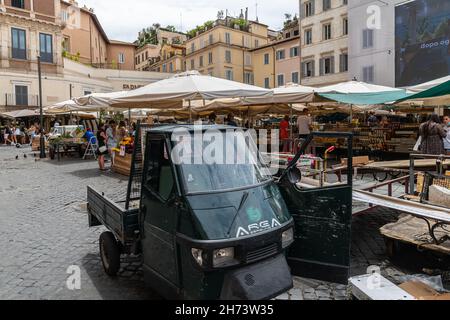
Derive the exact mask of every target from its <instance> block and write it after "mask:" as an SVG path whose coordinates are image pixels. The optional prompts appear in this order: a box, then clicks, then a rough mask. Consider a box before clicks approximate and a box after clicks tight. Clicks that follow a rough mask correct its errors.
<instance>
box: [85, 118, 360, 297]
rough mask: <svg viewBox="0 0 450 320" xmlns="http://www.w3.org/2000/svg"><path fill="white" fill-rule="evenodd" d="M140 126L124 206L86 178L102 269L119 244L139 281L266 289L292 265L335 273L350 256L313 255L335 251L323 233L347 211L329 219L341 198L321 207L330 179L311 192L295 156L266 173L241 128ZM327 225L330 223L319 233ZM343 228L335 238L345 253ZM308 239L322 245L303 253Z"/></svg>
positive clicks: (284, 280) (286, 280) (274, 292)
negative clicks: (138, 260)
mask: <svg viewBox="0 0 450 320" xmlns="http://www.w3.org/2000/svg"><path fill="white" fill-rule="evenodd" d="M141 131H142V129H141V128H139V129H138V134H137V139H136V141H135V148H134V152H135V154H134V156H133V167H132V170H131V177H130V181H129V187H128V192H127V200H126V204H125V207H124V208H123V207H121V206H120V205H118V204H117V203H113V201H111V200H109V199H108V198H106V197H105V196H104V195H103V194H100V193H99V192H97V191H95V190H94V189H92V188H88V209H89V224H90V226H96V225H102V224H103V225H105V226H106V227H107V228H108V229H109V230H110V231H108V232H107V233H106V235H105V234H102V236H101V237H100V254H101V257H102V262H103V266H104V268H105V271H106V272H107V273H108V274H109V275H111V276H114V275H115V274H116V273H117V271H118V270H119V265H120V255H121V254H130V253H134V254H140V255H142V261H143V271H144V279H145V281H146V282H147V283H148V284H149V286H150V287H151V288H152V289H153V290H155V291H156V292H158V293H159V294H160V295H161V296H163V297H165V298H170V299H194V300H205V299H209V300H211V299H212V300H216V299H222V300H241V299H242V300H260V299H271V298H274V297H276V296H278V295H279V294H281V293H283V292H286V291H287V290H289V289H290V288H292V286H293V279H292V274H291V273H292V272H293V274H294V275H295V274H300V275H305V274H308V273H310V274H311V275H312V276H313V277H314V275H315V276H316V278H320V277H321V276H323V274H324V273H325V274H328V273H329V271H334V272H335V274H338V276H337V277H334V278H335V279H336V280H339V281H341V282H343V280H344V278H345V277H346V276H347V272H348V265H347V264H348V263H347V260H346V259H349V257H343V258H339V259H336V260H333V259H328V261H322V260H321V259H320V258H323V257H324V255H328V254H331V255H333V254H334V253H333V252H331V251H332V248H333V246H334V245H333V243H330V241H331V240H332V239H333V238H339V237H337V236H336V233H342V232H346V231H347V227H348V223H347V222H348V217H347V216H346V217H344V218H342V219H341V220H342V221H341V222H342V223H341V225H339V222H338V221H331V220H333V219H339V218H337V215H339V214H345V215H347V214H348V211H345V212H343V211H342V210H341V211H340V209H339V208H340V207H339V206H340V205H341V204H340V203H334V204H333V205H336V206H335V207H334V209H331V208H329V207H327V201H331V200H332V198H333V197H334V195H335V194H336V195H337V194H338V193H339V191H338V190H337V189H336V190H333V191H332V192H331V191H330V192H328V191H327V192H324V190H320V191H319V192H320V193H323V197H319V198H318V199H319V201H315V198H314V194H313V193H312V192H311V191H306V192H304V191H303V190H301V189H299V188H297V187H296V186H295V185H296V184H297V183H298V182H299V181H300V179H301V176H300V175H298V172H297V171H296V169H295V168H296V167H295V165H291V166H289V167H288V169H287V170H286V172H285V173H284V174H283V175H282V176H281V177H280V178H278V179H276V178H274V177H273V175H272V174H271V172H270V170H268V168H267V166H266V164H264V162H263V161H262V157H261V155H260V154H259V152H258V151H257V148H256V146H255V143H254V141H253V140H252V139H251V138H249V137H248V136H247V135H246V133H245V131H244V130H242V129H238V128H232V127H228V126H203V127H202V129H201V131H200V132H198V130H197V129H196V128H195V127H194V126H188V125H186V126H170V125H169V126H160V127H153V128H150V129H147V130H143V131H142V132H144V131H145V134H144V133H141ZM197 134H200V135H201V137H200V136H197ZM212 141H214V142H215V144H211V142H212ZM218 141H219V142H220V143H217V142H218ZM212 145H215V146H216V147H211V146H212ZM217 146H218V147H217ZM249 150H250V151H249ZM221 157H222V159H221ZM230 159H231V160H230ZM294 160H295V159H294ZM137 190H139V191H138V192H137ZM345 190H346V191H342V194H340V195H343V193H346V192H347V191H348V188H347V189H345ZM350 190H351V188H350ZM316 192H317V191H316ZM350 194H351V192H350ZM347 200H348V198H347V197H346V196H343V197H342V202H346V201H347ZM133 201H134V203H136V205H135V206H134V207H133V206H131V205H130V204H131V203H133ZM350 202H351V199H350ZM305 203H308V204H310V205H311V206H312V207H311V208H308V207H306V206H305V205H304V204H305ZM345 209H346V210H347V209H348V207H345ZM330 210H332V211H333V212H331V211H330ZM350 213H351V208H350ZM329 215H332V217H331V219H329V217H328V216H329ZM321 223H323V225H322V227H321V226H320V224H321ZM294 226H295V228H294ZM332 226H335V227H332ZM327 228H328V229H329V230H330V231H333V232H334V233H327V234H326V235H320V234H319V232H320V231H321V230H325V229H327ZM333 228H334V229H333ZM347 237H348V234H346V235H345V237H344V238H342V243H341V244H338V245H341V247H340V248H339V250H338V251H339V253H343V254H344V255H349V252H347V251H348V250H347V251H346V250H343V251H342V250H341V248H344V247H345V248H344V249H347V248H349V243H344V242H345V241H347V240H348V239H347ZM317 239H319V240H320V241H322V240H323V241H327V242H326V243H317V242H318V241H317ZM327 246H328V250H329V251H328V252H325V251H323V250H324V249H325V248H327ZM315 249H317V250H322V251H321V252H317V253H316V254H311V251H314V250H315ZM314 258H317V259H318V260H317V261H313V260H309V259H314ZM325 260H326V259H325ZM320 261H322V262H320ZM288 262H289V263H288ZM333 262H336V264H335V265H333ZM334 266H336V267H337V268H334ZM319 267H320V269H319ZM341 267H342V268H341ZM314 269H318V270H314ZM314 271H315V272H314ZM303 272H306V273H303ZM332 278H333V276H332V275H331V276H330V279H332Z"/></svg>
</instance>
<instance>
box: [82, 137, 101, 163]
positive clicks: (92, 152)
mask: <svg viewBox="0 0 450 320" xmlns="http://www.w3.org/2000/svg"><path fill="white" fill-rule="evenodd" d="M97 150H98V144H97V139H96V138H95V137H91V139H89V142H88V145H87V148H86V151H85V152H84V156H83V160H85V159H86V157H88V156H94V158H95V160H97Z"/></svg>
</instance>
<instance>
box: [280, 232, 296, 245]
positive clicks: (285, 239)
mask: <svg viewBox="0 0 450 320" xmlns="http://www.w3.org/2000/svg"><path fill="white" fill-rule="evenodd" d="M292 242H294V228H290V229H288V230H286V231H285V232H283V234H282V235H281V244H282V246H283V249H284V248H286V247H288V246H289V245H291V244H292Z"/></svg>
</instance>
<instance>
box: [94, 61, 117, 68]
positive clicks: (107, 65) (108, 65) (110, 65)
mask: <svg viewBox="0 0 450 320" xmlns="http://www.w3.org/2000/svg"><path fill="white" fill-rule="evenodd" d="M91 66H92V67H93V68H97V69H112V70H121V69H122V63H118V62H116V63H92V64H91Z"/></svg>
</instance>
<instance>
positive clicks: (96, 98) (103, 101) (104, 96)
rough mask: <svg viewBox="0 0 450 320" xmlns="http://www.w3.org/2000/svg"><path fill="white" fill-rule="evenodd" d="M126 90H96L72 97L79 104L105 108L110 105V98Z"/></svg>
mask: <svg viewBox="0 0 450 320" xmlns="http://www.w3.org/2000/svg"><path fill="white" fill-rule="evenodd" d="M127 92H128V91H117V92H96V93H91V94H88V95H85V96H82V97H79V98H75V99H73V100H74V101H75V102H76V103H77V104H79V105H80V106H95V107H97V108H98V109H102V110H106V109H108V108H109V107H110V102H111V100H112V99H115V98H118V97H121V96H123V95H125V94H126V93H127Z"/></svg>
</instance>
